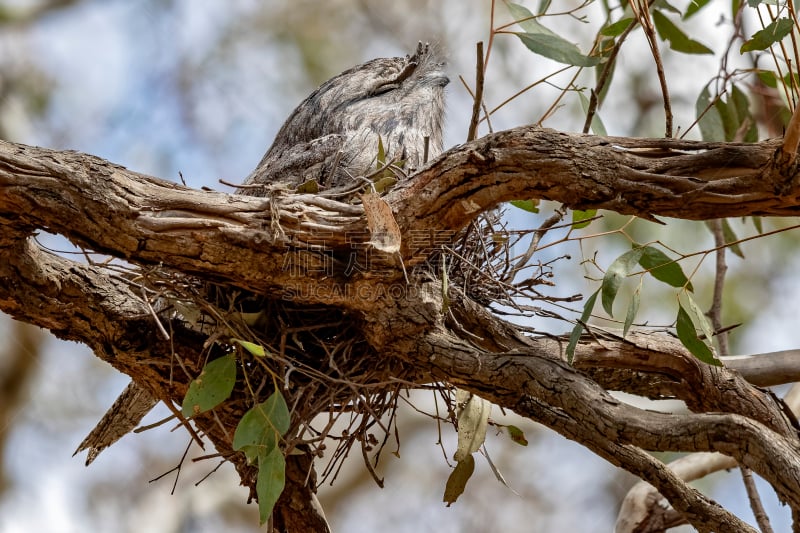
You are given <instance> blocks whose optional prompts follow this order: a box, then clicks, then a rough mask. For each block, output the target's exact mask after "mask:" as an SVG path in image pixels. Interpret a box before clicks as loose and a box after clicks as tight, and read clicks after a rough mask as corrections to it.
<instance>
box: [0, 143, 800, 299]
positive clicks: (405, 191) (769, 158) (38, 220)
mask: <svg viewBox="0 0 800 533" xmlns="http://www.w3.org/2000/svg"><path fill="white" fill-rule="evenodd" d="M779 146H780V143H779V142H776V141H766V142H763V143H759V144H737V143H705V142H690V141H681V140H671V139H624V138H614V137H608V138H606V137H596V136H589V135H573V134H566V133H559V132H555V131H553V130H548V129H540V128H532V127H526V128H517V129H514V130H509V131H505V132H500V133H495V134H490V135H487V136H486V137H483V138H481V139H479V140H477V141H474V142H472V143H469V144H466V145H461V146H457V147H455V148H453V149H451V150H449V151H448V152H446V153H445V154H443V155H442V156H440V157H439V158H438V159H436V160H435V161H433V162H432V163H431V164H430V165H429V166H428V167H426V168H425V169H423V170H422V171H421V172H419V173H417V174H416V175H414V176H412V177H411V178H409V180H407V181H405V182H403V183H401V184H400V185H399V186H398V187H397V188H396V189H395V190H394V191H392V192H391V193H390V194H389V195H388V196H387V201H388V202H389V203H390V205H391V206H392V208H393V211H394V214H395V218H396V219H397V222H398V224H399V226H400V230H401V233H402V236H403V240H402V242H403V257H404V261H405V262H406V264H413V263H414V262H415V261H418V260H419V259H420V258H421V257H420V256H419V254H420V253H424V250H420V249H416V248H414V246H415V242H416V243H419V240H420V239H419V236H420V235H426V234H429V233H430V232H455V231H457V230H458V229H460V228H462V227H464V226H465V225H466V224H467V223H468V222H469V221H470V220H471V219H472V218H474V217H475V216H477V215H478V214H479V213H480V212H482V211H486V210H489V209H491V208H493V207H495V206H496V205H498V204H499V203H501V202H504V201H507V200H512V199H518V198H541V199H549V200H555V201H559V202H562V203H564V204H565V205H567V206H569V207H572V208H579V209H587V208H601V209H610V210H614V211H617V212H620V213H627V214H636V215H639V216H643V217H647V218H652V217H654V216H659V215H660V216H671V217H679V218H687V219H696V220H701V219H710V218H719V217H725V216H743V215H750V214H758V215H796V214H798V212H800V202H799V201H798V195H800V189H798V188H797V186H796V185H797V184H796V183H795V177H796V176H795V174H793V173H791V169H790V170H785V169H781V168H779V167H778V166H777V164H773V154H774V153H775V150H776V149H778V148H779ZM782 172H788V173H789V175H784V174H782ZM272 192H273V194H272V198H255V197H243V196H237V195H228V194H224V193H218V192H207V191H196V190H192V189H189V188H186V187H182V186H180V185H176V184H173V183H168V182H165V181H162V180H158V179H156V178H151V177H148V176H144V175H142V174H138V173H136V172H132V171H129V170H127V169H125V168H123V167H120V166H118V165H114V164H111V163H109V162H107V161H105V160H102V159H100V158H97V157H94V156H89V155H86V154H81V153H78V152H71V151H57V150H47V149H44V148H33V147H28V146H25V145H20V144H14V143H9V142H5V141H0V225H2V226H3V228H4V233H5V235H3V237H2V239H4V240H8V239H13V238H21V237H23V236H25V235H26V234H28V233H30V232H32V231H34V230H35V229H38V228H47V229H48V231H51V232H56V233H61V234H63V235H65V236H67V237H68V238H69V239H70V240H71V241H73V242H75V243H77V244H79V245H82V246H85V247H86V248H88V249H91V250H94V251H97V252H102V253H108V254H110V255H113V256H115V257H120V258H124V259H127V260H130V261H134V262H138V263H144V264H164V265H166V266H170V267H173V268H175V269H178V270H181V271H183V272H186V273H189V274H195V275H200V276H210V277H212V278H214V279H218V280H226V281H229V282H233V283H236V284H238V285H240V286H242V287H244V288H248V289H251V290H256V291H259V292H268V291H271V292H281V293H284V294H286V296H288V297H290V298H292V299H297V300H307V301H309V302H323V303H338V304H342V305H346V306H350V307H358V306H359V305H361V304H360V303H359V302H363V297H362V296H363V295H360V296H359V297H357V298H356V297H352V296H351V295H353V294H356V293H358V290H359V289H360V288H361V287H362V286H363V285H364V283H363V281H364V280H363V276H359V275H355V276H352V277H349V278H348V277H346V276H344V274H343V272H344V271H345V270H346V267H347V265H348V261H349V259H350V257H351V256H352V254H353V253H361V254H367V253H371V256H372V259H373V260H374V261H376V262H377V263H378V264H383V265H391V266H392V268H390V269H388V272H389V273H390V275H389V279H388V280H387V282H393V281H397V280H398V279H399V278H398V277H397V275H398V269H397V267H396V265H394V264H393V263H392V262H391V261H390V258H387V257H383V256H382V255H381V254H379V253H377V252H376V251H374V250H370V249H369V248H368V245H367V244H366V243H367V242H368V241H369V235H368V233H367V226H366V221H365V219H364V217H363V214H362V213H363V210H362V209H361V207H360V206H353V205H348V204H342V203H339V202H335V201H332V200H326V199H324V198H320V197H318V196H314V195H295V194H288V192H287V191H281V190H280V189H278V188H276V189H275V190H274V191H272ZM15 236H16V237H15ZM322 247H324V248H325V249H326V250H332V251H333V254H328V255H325V254H323V253H322V251H321V250H320V248H322ZM422 248H424V246H423V247H422ZM372 252H374V253H372ZM373 283H374V280H370V281H369V282H367V285H370V284H373ZM310 284H314V287H315V293H314V294H311V295H309V294H304V292H303V289H305V288H307V287H308V286H309V285H310ZM287 288H288V289H287ZM370 303H371V302H370Z"/></svg>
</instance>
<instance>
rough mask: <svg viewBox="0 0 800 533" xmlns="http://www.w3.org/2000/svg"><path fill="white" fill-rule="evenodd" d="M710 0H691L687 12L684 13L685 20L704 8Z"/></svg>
mask: <svg viewBox="0 0 800 533" xmlns="http://www.w3.org/2000/svg"><path fill="white" fill-rule="evenodd" d="M708 2H709V0H692V1H691V2H689V7H688V8H686V13H684V15H683V20H686V19H688V18H689V17H691V16H692V15H694V14H696V13H697V12H698V11H700V10H701V9H703V8H704V7H706V6H707V5H708Z"/></svg>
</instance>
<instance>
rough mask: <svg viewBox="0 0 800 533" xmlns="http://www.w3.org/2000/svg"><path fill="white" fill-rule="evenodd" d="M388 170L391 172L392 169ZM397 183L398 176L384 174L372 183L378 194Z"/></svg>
mask: <svg viewBox="0 0 800 533" xmlns="http://www.w3.org/2000/svg"><path fill="white" fill-rule="evenodd" d="M386 172H388V173H390V174H391V172H392V171H391V170H388V169H387V170H386ZM396 183H397V178H395V177H394V176H393V175H392V176H383V177H382V178H376V181H375V182H374V183H373V184H372V187H373V188H374V189H375V192H376V193H378V194H381V193H385V192H386V191H388V190H389V189H391V188H392V187H394V186H395V184H396Z"/></svg>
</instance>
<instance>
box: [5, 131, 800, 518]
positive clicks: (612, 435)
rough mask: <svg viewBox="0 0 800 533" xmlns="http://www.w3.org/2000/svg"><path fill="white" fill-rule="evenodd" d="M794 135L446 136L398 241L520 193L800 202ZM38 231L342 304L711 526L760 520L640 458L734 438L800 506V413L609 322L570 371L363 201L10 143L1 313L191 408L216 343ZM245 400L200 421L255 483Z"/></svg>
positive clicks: (627, 207) (425, 360)
mask: <svg viewBox="0 0 800 533" xmlns="http://www.w3.org/2000/svg"><path fill="white" fill-rule="evenodd" d="M779 149H780V143H779V142H777V141H768V142H764V143H760V144H735V143H731V144H721V143H695V142H688V141H679V140H653V139H619V138H601V137H593V136H585V135H569V134H563V133H558V132H554V131H552V130H545V129H536V128H519V129H516V130H510V131H507V132H501V133H497V134H492V135H489V136H487V137H484V138H482V139H479V140H477V141H475V142H472V143H469V144H467V145H463V146H459V147H456V148H454V149H452V150H450V151H449V152H447V153H445V154H443V155H442V156H441V157H440V158H438V159H437V160H435V161H433V162H432V163H431V164H430V165H429V166H428V167H426V168H425V169H423V170H422V171H421V172H419V173H417V174H415V175H414V176H411V177H410V178H409V179H408V180H406V181H404V182H402V183H401V184H399V185H398V186H397V187H396V189H395V190H393V191H392V192H391V193H389V194H388V195H387V196H386V200H387V201H388V202H389V204H390V205H391V207H392V209H393V212H394V215H395V218H396V220H397V222H398V225H399V227H400V231H401V233H402V235H403V246H404V248H403V249H402V253H401V255H402V258H403V260H404V263H405V264H406V265H413V264H414V263H415V262H418V261H420V260H421V259H423V258H424V257H425V253H426V252H425V250H424V248H425V247H424V246H421V247H420V249H417V248H416V247H415V242H416V243H419V234H420V233H422V234H427V235H430V234H435V233H436V232H455V231H458V230H459V229H461V228H463V227H464V226H465V225H466V224H467V223H468V222H469V221H470V220H471V219H473V218H474V217H475V216H477V215H478V214H479V213H481V212H483V211H486V210H488V209H491V208H493V207H495V206H497V205H498V204H499V203H501V202H504V201H506V200H511V199H517V198H541V199H550V200H556V201H560V202H562V203H564V204H566V205H567V206H569V207H573V208H581V209H586V208H590V207H593V208H603V209H612V210H615V211H618V212H621V213H629V214H637V215H640V216H644V217H648V218H652V217H654V216H675V217H681V218H687V219H708V218H719V217H721V216H740V215H748V214H761V215H793V214H797V213H798V211H800V203H798V195H799V194H800V189H798V187H797V183H796V168H795V167H794V166H793V165H794V164H793V163H782V164H779V163H776V161H779V160H780V158H776V157H775V153H776V150H779ZM781 165H783V166H781ZM39 229H46V230H47V231H51V232H56V233H60V234H63V235H65V236H66V237H68V238H69V239H70V240H72V241H73V242H75V243H76V244H78V245H80V246H83V247H86V248H87V249H90V250H93V251H97V252H102V253H107V254H110V255H112V256H114V257H118V258H122V259H125V260H128V261H131V262H133V263H137V264H140V265H158V266H159V268H170V269H173V270H175V271H178V272H181V273H183V274H188V275H191V276H197V277H199V278H201V279H204V280H208V281H213V282H227V283H231V284H233V285H236V286H239V287H242V288H245V289H249V290H252V291H254V292H257V293H261V294H269V295H271V296H274V297H279V296H280V297H283V298H286V299H291V300H293V301H294V302H300V303H314V304H320V305H325V306H330V307H337V308H340V309H344V310H347V311H348V312H350V313H352V316H355V317H357V318H358V320H359V326H358V327H359V328H361V330H360V333H362V334H363V336H364V338H365V339H366V341H367V343H368V344H369V346H370V348H371V349H373V350H375V351H376V352H377V353H381V354H382V357H386V358H394V359H396V360H400V361H404V362H406V363H410V364H412V365H413V366H414V368H415V369H418V374H417V376H418V377H414V378H413V379H419V380H420V382H422V381H424V380H429V379H431V376H433V378H436V379H441V380H445V381H449V382H451V383H454V384H457V385H458V386H461V387H463V388H465V389H467V390H471V391H473V392H476V393H478V394H480V395H481V396H482V397H484V398H486V399H489V400H492V401H494V402H496V403H498V404H500V405H503V406H505V407H508V408H510V409H513V410H515V411H516V412H518V413H519V414H522V415H524V416H529V417H531V418H533V419H535V420H538V421H540V422H542V423H544V424H546V425H548V426H549V427H551V428H553V429H554V430H556V431H558V432H559V433H561V434H563V435H565V436H566V437H568V438H571V439H574V440H576V441H578V442H581V443H582V444H584V445H585V446H587V447H588V448H590V449H591V450H592V451H594V452H595V453H597V454H599V455H600V456H602V457H604V458H606V459H608V460H609V461H611V462H612V463H614V464H617V465H620V466H622V467H624V468H626V469H627V470H629V471H631V472H633V473H636V474H637V475H640V476H641V477H642V478H643V479H645V480H647V481H649V482H650V483H652V484H653V485H655V486H656V487H657V488H658V489H659V490H660V491H661V492H662V494H664V495H665V496H666V497H667V498H668V499H669V500H670V502H671V503H672V505H673V506H674V507H675V509H677V510H678V511H680V512H681V513H683V514H684V516H686V517H687V518H688V519H689V520H690V521H692V522H693V523H694V524H695V525H696V526H697V525H698V524H700V526H699V527H701V529H703V530H707V529H714V530H717V531H746V530H748V529H746V526H745V525H743V524H742V523H741V521H739V520H738V519H736V518H735V517H732V515H730V514H729V513H727V512H725V511H724V510H722V509H720V508H718V506H716V505H715V504H713V503H712V502H710V501H709V500H707V499H706V498H705V497H704V496H702V495H701V494H700V493H698V492H697V491H695V490H694V489H691V488H689V487H687V486H686V485H685V484H684V483H683V482H682V481H681V480H680V479H678V478H677V477H676V476H675V475H674V474H672V473H671V472H669V470H668V469H666V468H665V467H664V465H662V464H661V463H659V462H658V461H656V460H655V459H653V458H652V457H650V456H649V455H647V454H646V453H644V452H643V451H642V450H660V451H719V452H722V453H724V454H726V455H729V456H731V457H734V458H736V459H737V461H739V462H740V463H742V464H744V465H747V466H749V467H750V468H752V469H753V470H754V471H756V472H758V473H759V474H760V475H761V476H762V477H764V478H765V479H767V480H768V481H769V482H770V483H772V484H773V486H774V487H775V488H776V490H777V491H778V493H779V495H780V496H781V498H782V499H783V500H784V501H786V502H788V503H790V504H791V505H793V506H795V507H800V493H798V491H797V487H798V486H800V466H798V465H800V456H799V455H798V453H797V450H798V439H797V428H796V421H795V420H794V418H793V417H792V416H791V415H790V414H788V413H786V412H785V411H783V410H782V405H781V404H780V402H778V401H777V400H775V399H774V398H773V397H772V396H770V395H769V394H766V393H763V392H762V391H759V390H757V389H755V388H754V387H751V386H750V385H748V384H747V383H746V382H745V381H744V380H743V379H742V378H741V377H740V376H738V375H737V374H735V373H731V372H729V371H727V370H724V369H713V368H710V367H707V366H706V365H703V364H700V363H698V362H697V361H696V360H695V359H693V358H692V357H691V356H689V355H688V354H686V353H685V351H684V350H683V348H682V347H680V345H679V344H678V343H677V342H676V341H674V339H670V338H669V337H668V336H666V335H663V334H662V335H657V336H656V335H654V336H650V337H648V336H642V335H638V334H635V335H631V336H629V338H626V339H620V338H618V337H616V336H615V335H613V334H608V335H606V334H603V335H602V337H603V339H602V343H600V342H598V340H597V336H598V335H597V334H596V335H595V336H594V337H592V338H591V339H589V338H587V339H586V340H585V342H583V343H581V344H580V345H579V347H578V350H577V352H576V359H575V364H576V367H577V368H573V367H571V366H569V365H567V364H566V363H565V362H563V361H562V360H561V355H562V351H563V349H564V345H565V343H564V342H561V341H560V340H558V339H555V340H554V339H548V338H533V339H531V338H526V337H524V336H522V335H521V334H520V333H519V332H518V331H516V330H515V329H514V328H513V327H511V326H510V325H508V324H505V323H503V322H501V321H499V320H497V319H496V317H493V316H492V315H491V314H490V313H488V312H486V310H481V309H480V308H479V306H475V305H473V304H474V302H469V301H468V300H467V299H466V298H465V297H463V295H461V296H459V297H454V298H453V302H452V303H451V306H452V313H450V314H448V315H447V316H445V315H444V314H443V312H442V309H443V305H442V300H441V284H437V283H435V282H431V281H425V278H424V276H419V277H415V275H414V272H413V271H412V273H411V277H410V278H409V280H408V281H406V279H405V276H404V274H403V270H402V269H401V268H400V267H399V264H398V263H397V262H396V261H395V258H394V257H392V256H389V255H381V254H379V253H377V252H376V251H375V250H372V249H371V248H370V245H369V244H368V241H369V238H370V235H369V234H368V231H367V226H366V221H365V217H364V216H363V209H362V208H361V206H358V205H349V204H344V203H339V202H335V201H333V200H330V199H326V198H323V197H320V196H316V195H296V194H291V193H290V192H289V191H285V190H281V189H280V188H279V187H276V188H274V189H273V190H272V191H270V193H269V194H268V196H267V197H266V198H253V197H244V196H236V195H227V194H223V193H215V192H201V191H194V190H191V189H187V188H185V187H181V186H179V185H175V184H170V183H167V182H164V181H161V180H157V179H155V178H151V177H148V176H143V175H140V174H137V173H135V172H131V171H128V170H126V169H124V168H122V167H119V166H116V165H113V164H111V163H108V162H106V161H103V160H101V159H99V158H96V157H93V156H88V155H85V154H79V153H76V152H62V151H54V150H46V149H41V148H32V147H26V146H23V145H15V144H12V143H7V142H2V141H0V230H2V231H0V309H1V310H3V311H5V312H7V313H9V314H11V315H12V316H15V317H17V318H20V319H22V320H25V321H28V322H31V323H34V324H37V325H40V326H42V327H45V328H48V329H50V330H51V331H53V332H54V333H55V334H56V335H58V336H60V337H62V338H66V339H70V340H77V341H80V342H83V343H85V344H87V345H88V346H90V347H91V348H92V349H93V350H94V351H95V353H96V354H97V355H98V357H101V358H103V359H105V360H107V361H109V362H110V363H112V364H113V365H114V366H115V367H116V368H118V369H120V370H121V371H123V372H125V373H127V374H129V375H131V376H132V377H133V378H134V380H135V381H137V383H139V384H141V385H143V386H145V387H146V388H148V390H149V391H150V392H151V393H152V394H153V396H155V397H157V398H160V399H162V400H164V401H166V402H180V400H181V399H182V398H183V395H184V394H185V391H186V387H187V384H188V382H189V381H190V380H191V379H192V378H193V377H195V376H196V375H197V373H198V372H199V370H200V368H202V365H203V363H204V359H205V354H206V353H207V346H206V340H207V339H206V337H205V336H204V335H201V334H199V333H196V332H194V331H192V330H191V329H188V328H187V327H185V325H183V324H182V323H181V322H180V321H179V320H177V319H175V320H170V322H169V324H168V326H169V328H170V332H171V338H170V340H169V341H168V340H166V339H164V338H163V336H162V335H160V334H159V332H158V329H157V328H155V327H154V325H153V317H152V311H150V310H149V309H148V306H147V305H146V304H145V303H144V302H143V301H142V300H141V299H140V298H141V296H140V295H139V294H137V292H136V291H135V290H134V288H135V285H133V284H132V283H131V282H130V281H129V280H127V279H124V278H123V277H120V276H118V275H115V274H110V273H109V271H108V270H106V269H102V268H99V267H95V266H90V265H82V264H78V263H75V262H73V261H69V260H67V259H64V258H61V257H57V256H54V255H52V254H49V253H47V252H44V251H42V250H41V249H40V248H39V247H38V246H37V245H36V244H35V243H34V242H33V241H31V240H29V239H28V237H29V236H30V235H31V234H33V233H34V232H35V231H37V230H39ZM371 252H375V254H374V257H373V260H374V261H373V262H372V264H371V266H372V267H373V268H372V269H371V270H370V271H369V272H356V273H354V274H352V275H348V274H347V272H346V266H347V263H348V260H349V259H350V258H351V256H352V254H354V253H355V254H363V255H366V254H369V253H371ZM329 261H330V262H329ZM375 267H379V268H375ZM407 283H408V285H407ZM387 287H399V288H401V289H402V290H401V291H400V292H399V293H393V292H391V291H387V290H386V289H387ZM307 289H313V290H307ZM412 289H413V290H412ZM453 290H454V291H455V290H456V289H453ZM459 302H463V303H459ZM450 317H454V320H456V321H459V322H460V324H462V325H464V324H466V326H467V327H468V328H469V331H470V334H471V335H472V337H471V338H473V339H474V340H473V342H470V343H467V342H465V341H463V340H461V339H458V338H457V337H455V336H453V334H452V333H450V331H453V328H452V327H451V328H449V329H448V327H447V326H446V324H449V321H450V320H451V318H450ZM450 325H451V326H452V324H450ZM493 352H500V353H493ZM176 362H179V363H180V364H176ZM173 371H174V372H173ZM592 378H593V379H594V380H596V381H593V380H592ZM601 385H602V386H601ZM603 387H606V388H615V389H618V390H628V391H631V392H635V393H640V394H648V395H652V396H656V397H677V398H681V399H683V400H684V401H685V402H686V403H687V406H688V407H689V408H690V409H691V410H692V411H694V412H693V413H687V414H680V415H678V414H665V413H652V412H648V411H643V410H640V409H636V408H634V407H632V406H630V405H626V404H624V403H622V402H620V401H618V400H617V399H615V398H613V397H612V396H610V395H609V394H608V393H607V392H606V391H605V390H604V388H603ZM239 407H241V406H239ZM241 412H242V410H241V409H238V410H237V409H233V408H231V409H228V408H227V407H224V406H223V407H221V408H218V409H217V410H215V413H214V416H211V415H200V416H198V417H197V418H196V420H195V422H196V424H197V426H198V428H200V429H201V430H202V431H203V432H204V433H205V434H206V435H208V436H209V438H210V439H211V440H212V441H213V442H214V444H215V446H216V447H217V449H218V451H219V452H220V453H222V454H223V455H224V456H226V457H229V458H231V460H232V461H233V462H234V464H235V465H236V466H237V469H238V470H239V473H240V475H241V477H242V480H243V482H244V483H245V484H247V485H249V486H251V488H252V487H253V486H254V470H253V467H252V466H251V465H247V464H246V462H245V461H244V457H243V455H242V454H234V453H233V452H232V450H231V443H230V436H231V435H232V433H233V431H232V429H233V428H235V427H236V424H237V423H238V420H239V418H240V416H241ZM295 466H298V465H295ZM306 471H307V470H306ZM296 474H297V476H296V477H295V478H291V477H290V479H289V485H288V486H290V487H292V488H291V489H290V490H288V491H287V492H286V493H285V495H284V503H283V504H281V506H279V512H287V513H289V515H287V518H286V520H287V521H293V520H295V519H296V517H297V516H299V515H300V514H302V513H303V512H306V511H308V512H313V511H312V510H311V507H310V505H311V504H310V495H311V494H312V492H313V487H309V486H307V485H306V484H305V479H304V478H303V475H304V473H303V468H302V467H299V468H297V472H296ZM298 502H299V503H298ZM303 502H305V503H303ZM293 506H295V507H293ZM292 509H294V510H292ZM293 516H294V518H293ZM281 519H283V518H281ZM704 521H705V522H704Z"/></svg>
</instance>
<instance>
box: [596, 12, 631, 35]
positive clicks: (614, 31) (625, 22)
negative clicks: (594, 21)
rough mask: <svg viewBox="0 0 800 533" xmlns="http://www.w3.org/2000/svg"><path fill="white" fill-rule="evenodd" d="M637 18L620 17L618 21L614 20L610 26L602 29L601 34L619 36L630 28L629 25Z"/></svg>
mask: <svg viewBox="0 0 800 533" xmlns="http://www.w3.org/2000/svg"><path fill="white" fill-rule="evenodd" d="M635 20H636V19H634V18H633V17H625V18H622V19H619V20H618V21H616V22H613V23H611V24H609V25H608V26H605V27H604V28H602V29H601V30H600V34H601V35H605V36H607V37H618V36H620V35H622V33H623V32H624V31H625V30H627V29H628V26H630V25H631V23H632V22H634V21H635Z"/></svg>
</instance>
